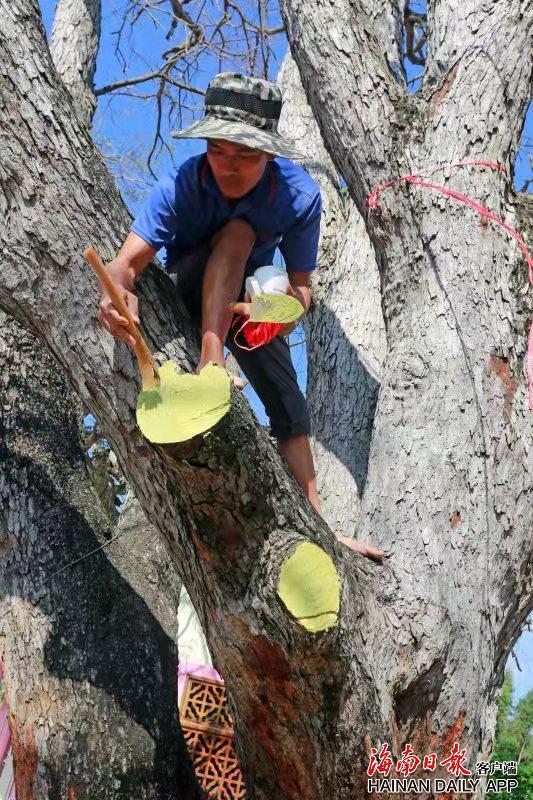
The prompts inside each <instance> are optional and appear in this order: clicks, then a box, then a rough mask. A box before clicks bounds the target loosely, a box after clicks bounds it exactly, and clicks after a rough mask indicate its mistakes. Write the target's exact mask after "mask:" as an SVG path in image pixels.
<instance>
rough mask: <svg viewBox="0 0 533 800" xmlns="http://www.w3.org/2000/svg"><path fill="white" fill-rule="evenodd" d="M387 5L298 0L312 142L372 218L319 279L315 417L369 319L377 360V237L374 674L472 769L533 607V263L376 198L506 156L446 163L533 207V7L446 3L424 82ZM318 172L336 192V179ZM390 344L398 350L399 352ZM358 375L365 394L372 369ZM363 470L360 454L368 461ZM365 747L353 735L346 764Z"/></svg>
mask: <svg viewBox="0 0 533 800" xmlns="http://www.w3.org/2000/svg"><path fill="white" fill-rule="evenodd" d="M374 5H375V4H372V3H365V2H347V1H346V2H344V0H336V2H333V3H321V2H319V3H318V4H317V3H315V2H307V0H294V2H293V1H292V0H285V2H284V3H283V12H284V17H285V21H286V25H287V31H288V36H289V41H290V45H291V50H292V53H293V56H294V57H295V59H296V61H297V62H298V65H299V72H300V76H301V78H302V82H303V84H304V87H305V91H306V95H307V99H308V101H309V103H310V106H311V109H312V112H311V113H309V110H308V111H307V112H306V115H305V120H306V124H304V125H303V128H301V129H300V146H302V145H304V143H305V144H306V143H309V145H310V146H309V149H308V150H307V151H306V152H308V153H309V156H310V158H312V159H313V160H316V159H317V155H316V154H317V153H320V151H321V147H320V143H319V142H317V135H318V130H317V128H318V126H317V124H316V123H315V122H314V119H316V120H317V121H318V125H319V128H320V132H321V134H322V137H323V143H324V145H325V147H326V149H327V151H328V154H329V157H330V158H331V160H332V162H333V163H334V165H335V167H336V169H337V170H338V171H339V172H340V173H341V174H342V175H343V176H344V178H345V179H346V180H347V182H348V187H349V191H350V195H351V198H352V199H353V201H354V205H356V206H357V207H358V209H359V212H360V214H361V215H362V216H359V215H357V217H358V220H357V222H354V223H353V224H354V225H355V226H357V225H359V226H360V228H362V230H363V235H362V236H360V237H359V239H358V242H357V244H358V246H357V247H355V248H354V249H352V250H351V252H350V256H351V259H352V260H351V264H348V268H347V269H346V266H345V263H346V260H347V259H346V254H345V252H342V251H341V252H339V249H338V247H339V238H338V237H337V238H336V241H335V242H334V244H333V245H331V244H328V242H327V241H326V242H325V245H324V246H325V255H326V260H327V261H328V262H330V261H335V263H336V265H337V270H336V271H335V270H331V269H329V270H328V271H327V272H326V273H325V274H324V275H323V276H322V277H321V282H320V285H319V292H318V297H319V303H318V305H317V307H316V308H315V310H314V312H313V314H314V316H313V318H312V323H311V326H310V327H311V331H310V352H311V353H312V356H311V358H310V364H309V383H310V394H309V396H310V399H311V402H312V404H313V405H314V409H315V414H314V417H313V418H314V419H316V418H317V416H316V415H317V413H318V414H319V415H320V416H319V417H318V418H319V419H323V418H324V417H327V415H328V413H329V398H330V396H331V386H332V385H334V384H335V382H334V380H333V379H332V377H331V374H329V375H328V371H329V372H331V371H332V370H333V369H335V368H336V369H337V381H338V382H339V381H340V384H341V386H343V385H344V384H345V383H346V382H348V381H349V378H348V377H347V375H346V368H345V364H346V363H347V360H346V356H345V351H346V349H348V342H347V341H346V340H347V339H349V338H350V334H352V333H353V331H354V330H355V331H356V334H357V333H358V335H359V341H360V342H361V345H362V349H363V357H364V354H365V349H366V348H365V334H364V331H363V330H362V328H363V326H364V324H365V320H366V318H367V315H366V305H365V307H364V309H363V313H364V319H363V320H361V311H360V303H359V294H358V292H357V290H358V288H359V286H360V281H361V265H362V263H363V264H364V265H365V267H364V268H365V269H366V268H367V267H368V273H367V274H368V275H369V278H370V280H371V281H372V278H373V275H374V271H373V270H374V268H373V263H374V262H373V259H372V258H371V257H369V255H368V249H369V243H370V249H372V250H373V251H374V254H375V259H376V261H377V265H378V268H379V273H380V283H381V305H382V311H383V319H384V323H385V328H386V339H387V354H386V358H385V362H384V365H383V370H382V374H381V379H380V387H379V402H378V406H377V410H376V417H375V420H374V427H373V433H372V441H371V448H370V454H369V460H368V474H367V475H366V482H364V483H363V485H362V486H361V487H360V488H364V493H363V495H362V506H361V512H360V517H359V521H358V529H359V533H360V535H361V536H364V535H365V534H370V535H372V537H373V542H375V543H377V545H378V546H380V547H382V548H383V549H385V551H386V552H388V553H390V554H391V558H390V562H389V568H388V569H386V570H383V571H381V572H380V573H379V574H378V576H377V582H376V585H375V586H374V587H373V588H374V592H375V594H374V613H376V611H377V620H376V619H374V620H372V619H370V620H369V623H370V624H369V637H368V640H367V642H366V646H367V647H369V648H371V650H372V651H373V652H374V657H375V661H376V667H375V669H374V671H373V678H374V681H375V685H376V687H377V689H378V694H379V697H380V705H381V710H382V714H383V717H384V718H385V719H387V720H388V721H389V736H388V741H389V742H391V743H392V748H391V749H392V750H393V752H394V753H395V755H399V754H400V751H401V749H402V747H403V745H404V744H405V743H406V742H411V743H412V744H413V747H414V748H415V750H416V749H418V750H419V751H424V752H426V751H427V752H429V751H431V750H436V751H437V753H439V752H440V751H443V750H445V749H446V747H448V745H449V744H450V742H451V741H454V740H457V741H458V742H459V743H460V745H461V747H466V748H467V751H468V753H469V756H470V760H471V768H472V765H475V759H476V756H478V755H479V756H484V757H486V756H487V755H488V753H489V752H490V748H491V742H492V736H493V732H494V724H495V715H496V709H497V697H498V689H499V687H500V685H501V683H502V680H503V668H504V665H505V661H506V657H507V655H508V653H509V651H510V648H511V646H512V643H513V642H514V641H515V640H516V638H517V636H518V635H519V632H520V629H521V626H522V625H523V623H524V621H525V619H526V616H527V614H528V612H529V611H530V609H531V607H532V604H533V593H532V558H533V555H532V545H533V542H532V529H533V526H532V503H531V489H532V475H533V467H532V462H531V450H530V440H531V415H530V413H529V411H528V409H527V398H526V382H525V376H524V352H525V345H526V339H527V325H528V320H529V318H530V315H531V298H530V295H529V296H528V295H527V286H528V281H527V267H526V265H525V264H524V261H523V259H522V257H521V254H520V252H519V251H518V249H517V248H516V247H515V245H514V243H513V242H512V240H511V239H509V238H507V237H506V236H505V234H504V233H502V231H501V230H500V229H499V228H497V227H495V226H494V227H493V226H492V224H491V223H489V224H488V225H487V224H485V221H483V220H482V219H480V217H479V216H478V215H476V214H474V213H473V212H472V211H471V210H470V209H467V208H465V207H463V206H460V205H458V204H454V203H453V202H451V201H448V200H445V199H443V198H442V197H439V196H438V195H436V194H432V193H431V192H429V191H427V190H423V189H417V188H416V187H412V188H411V187H406V186H405V185H403V186H396V187H394V188H393V189H391V190H389V191H388V192H386V193H384V194H383V195H382V196H381V197H380V205H381V209H379V210H378V211H377V212H373V213H372V212H369V210H368V209H366V208H365V207H364V205H363V198H364V196H365V195H366V194H368V193H369V192H370V191H371V190H372V189H374V188H375V187H376V186H377V185H379V184H382V183H384V182H385V181H387V180H388V179H390V178H391V177H399V176H400V175H403V174H406V173H410V172H413V171H417V170H418V169H421V168H430V167H433V166H437V165H438V164H442V163H453V162H456V161H458V160H461V159H475V158H478V159H487V160H490V161H495V162H499V163H502V164H503V165H504V166H506V167H507V170H508V175H507V176H503V175H502V174H500V173H498V172H495V171H492V170H488V169H486V170H483V169H479V168H474V167H472V168H470V169H463V170H457V171H456V170H454V171H450V172H449V173H446V172H445V173H441V174H437V175H435V176H433V179H434V181H435V182H440V183H443V182H444V183H446V184H447V185H453V186H454V187H455V188H457V189H459V191H462V192H464V193H466V194H468V195H470V196H472V197H474V198H475V199H476V200H478V201H479V202H481V203H483V204H485V205H487V206H488V207H489V208H491V209H492V210H494V211H495V212H496V213H498V214H499V215H501V216H503V217H504V218H505V220H506V221H507V222H509V223H510V224H517V222H516V220H515V209H516V198H515V196H514V192H513V188H512V186H513V184H512V177H509V175H511V176H512V164H513V162H514V157H515V154H516V150H517V147H518V143H519V140H520V136H521V128H522V125H523V120H524V115H525V109H526V107H527V102H528V100H529V97H530V95H531V87H532V74H531V63H532V58H531V56H532V52H531V41H532V37H531V28H532V17H533V10H532V4H531V2H518V1H516V2H510V3H506V4H488V5H482V6H480V5H479V4H477V3H473V2H466V3H453V2H449V0H441V1H440V2H435V3H431V4H429V9H430V17H429V27H430V46H429V57H428V64H427V68H426V73H425V77H424V81H423V85H422V90H421V91H420V92H419V93H418V94H416V95H414V96H413V95H408V94H407V92H406V88H405V85H404V86H402V80H401V76H400V75H399V73H398V71H397V70H393V69H392V68H390V67H389V64H392V61H393V59H391V57H390V55H389V56H388V58H384V57H383V55H382V53H383V50H387V53H388V54H389V53H390V31H391V25H392V29H393V30H394V29H395V23H394V11H395V8H396V7H397V5H398V4H397V3H393V2H391V3H389V4H385V5H388V7H389V9H390V11H391V13H392V17H390V18H389V20H388V22H387V20H386V19H383V18H382V19H381V24H380V25H376V24H375V22H376V21H375V20H372V18H371V17H372V15H373V14H374V13H375V12H374ZM397 42H398V47H399V46H400V42H399V40H397ZM313 112H314V118H313ZM293 122H294V120H293V118H292V116H290V117H289V124H291V123H293ZM291 131H292V125H291ZM319 161H320V159H319ZM322 163H324V161H323V160H322ZM329 172H331V170H330V169H329ZM315 177H316V178H317V180H322V185H323V189H324V188H325V191H326V193H327V194H328V197H329V199H330V202H335V190H334V188H333V184H330V187H328V186H327V185H326V186H325V182H324V178H323V177H321V175H320V174H316V175H315ZM529 205H530V206H531V204H529ZM351 211H353V213H354V214H356V212H355V210H354V209H353V206H352V207H351ZM348 230H350V226H348ZM352 230H353V228H352ZM340 241H341V242H342V235H341V239H340ZM341 247H342V245H341ZM361 262H362V263H361ZM343 269H344V270H345V275H346V277H345V285H346V286H349V285H351V286H353V287H354V289H353V290H352V292H350V291H349V290H348V291H346V292H345V293H344V294H343V292H340V293H339V295H337V293H336V290H335V285H334V284H335V281H336V280H337V274H338V272H339V271H342V270H343ZM333 298H334V299H333ZM334 304H335V305H334ZM322 326H324V329H325V330H327V331H328V332H329V331H331V330H333V332H334V333H335V332H336V331H338V329H339V328H340V329H341V332H342V333H343V336H341V340H342V339H343V338H344V342H343V345H341V347H340V349H339V345H338V343H337V337H335V338H334V340H333V343H332V344H331V345H330V346H328V345H329V344H330V343H329V339H326V338H325V337H324V338H323V339H322V341H323V342H324V343H325V342H327V345H326V344H324V346H322V347H318V346H316V345H315V337H316V335H317V334H316V331H317V330H318V331H321V330H322ZM378 327H379V326H378ZM366 341H368V338H367V339H366ZM359 350H360V346H358V351H359ZM374 353H375V354H376V355H377V356H378V359H379V356H380V353H381V350H380V348H379V347H378V348H377V349H374ZM356 357H357V354H356V353H354V354H353V355H352V358H353V359H355V358H356ZM335 359H336V360H335ZM332 363H333V364H334V366H332ZM355 375H357V372H355ZM337 391H338V390H337ZM352 391H353V394H352V395H351V396H352V399H353V401H354V403H357V402H360V399H359V398H360V395H359V386H358V383H357V381H355V382H354V384H353V390H352ZM336 397H337V393H335V398H336ZM326 398H327V402H326ZM346 417H347V415H346V413H343V415H342V417H341V420H342V421H341V422H339V421H337V425H336V426H335V425H334V424H332V423H330V425H329V427H328V426H326V425H324V426H322V427H321V428H319V429H317V431H316V434H315V435H317V436H318V437H319V442H318V443H317V444H316V445H315V449H316V453H317V456H318V470H319V474H320V472H321V471H323V468H324V466H325V467H326V472H325V473H324V474H323V476H322V481H326V482H327V484H328V486H327V487H325V488H326V490H327V491H329V493H330V494H332V495H333V496H335V493H336V482H337V476H336V475H335V471H333V470H330V469H329V468H330V464H331V460H332V457H331V455H330V454H331V453H336V452H338V450H339V449H340V451H341V452H342V448H343V447H344V446H345V444H344V442H345V440H346V431H342V432H341V437H340V438H339V437H338V435H337V430H338V428H339V427H340V426H341V425H342V423H343V422H344V420H345V419H346ZM363 419H364V418H363ZM356 431H357V427H355V428H354V439H356ZM353 455H354V451H352V457H353ZM344 467H345V468H346V469H348V470H350V469H353V463H352V462H350V460H349V457H348V459H347V460H346V461H344ZM328 470H329V471H328ZM339 472H340V473H341V475H342V469H341V470H339ZM328 475H330V476H331V477H329V478H328ZM338 509H339V511H338V513H337V516H336V520H337V524H339V523H340V524H344V525H346V526H349V525H350V521H351V515H350V512H349V510H348V513H346V510H345V509H346V504H345V502H343V500H342V498H341V501H340V502H339V503H338ZM330 514H331V515H333V511H331V512H330ZM382 623H384V625H385V627H382ZM472 656H474V657H472ZM343 718H344V719H345V721H346V725H348V726H350V725H353V724H354V722H355V723H356V721H357V718H359V722H360V723H363V719H362V718H361V715H358V714H357V710H356V709H354V708H349V707H347V708H346V709H345V710H344V711H341V715H340V719H341V720H342V719H343ZM351 755H352V753H351V750H350V748H349V747H348V748H343V753H342V756H341V759H340V760H341V761H344V763H345V768H346V770H347V769H348V764H349V762H350V759H351ZM341 769H342V767H341Z"/></svg>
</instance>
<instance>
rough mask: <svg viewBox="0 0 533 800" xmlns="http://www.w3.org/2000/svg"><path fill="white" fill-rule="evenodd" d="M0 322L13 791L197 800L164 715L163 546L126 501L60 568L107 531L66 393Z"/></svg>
mask: <svg viewBox="0 0 533 800" xmlns="http://www.w3.org/2000/svg"><path fill="white" fill-rule="evenodd" d="M0 328H1V331H2V335H1V337H0V367H1V369H0V374H1V375H2V378H1V379H0V394H1V396H2V405H1V410H0V462H1V464H2V470H1V472H0V533H1V538H0V542H1V545H2V571H1V574H0V596H1V597H2V599H3V600H5V601H6V602H5V603H4V602H3V603H2V616H1V620H0V623H1V628H0V630H1V634H2V640H3V645H4V647H3V648H2V649H3V650H5V668H6V669H5V672H6V676H5V685H6V698H7V701H8V705H9V710H10V728H11V733H12V742H13V758H14V769H15V784H16V790H17V798H18V800H45V798H50V800H64V799H65V798H68V800H75V798H82V797H86V798H88V797H94V798H96V797H99V798H112V797H113V798H117V800H118V798H131V797H133V796H135V797H139V798H146V800H160V799H162V798H167V799H168V800H170V799H171V798H172V800H173V799H174V798H176V797H183V798H191V799H192V798H198V800H199V799H200V798H201V797H203V794H202V792H201V791H200V789H199V787H198V785H197V782H196V778H195V775H194V770H193V768H192V765H191V761H190V758H189V756H188V751H187V746H186V744H185V741H184V739H183V736H182V735H181V732H180V728H179V721H178V712H177V697H176V664H177V652H176V641H177V619H176V612H177V606H178V599H179V590H180V583H179V581H178V580H177V577H176V574H175V571H174V569H173V567H172V565H171V562H170V560H169V558H168V555H167V553H166V548H165V546H164V543H163V542H162V541H161V539H160V537H159V535H158V534H156V532H155V531H154V530H153V529H150V528H147V526H146V522H145V520H144V519H143V518H142V515H139V512H138V510H136V504H135V501H132V502H130V503H129V504H128V507H127V508H126V510H125V514H124V516H123V518H122V519H121V524H120V525H119V527H118V533H119V534H120V536H121V538H119V539H117V540H116V541H114V542H112V543H111V544H110V545H109V546H108V548H107V549H106V550H99V551H97V552H95V553H94V554H93V555H91V556H90V557H89V558H86V559H84V560H82V561H81V562H80V563H78V564H75V565H72V566H70V567H68V568H67V569H64V570H62V568H63V567H64V566H65V565H67V564H70V563H71V562H73V561H76V560H77V559H79V558H81V557H83V556H85V555H86V554H87V553H89V552H91V551H93V550H95V549H96V548H97V547H98V546H99V545H102V544H104V543H107V542H109V540H110V538H111V536H112V534H114V531H113V530H112V528H111V525H110V523H109V520H108V518H107V515H106V514H105V512H104V510H103V508H102V506H101V504H100V502H99V500H98V497H97V495H96V492H95V491H94V489H93V487H92V486H91V485H90V478H89V475H88V472H87V468H86V465H85V461H84V456H83V450H82V445H81V441H80V438H79V419H78V417H79V407H78V404H77V403H76V402H74V399H73V397H72V390H71V389H70V387H69V386H68V385H67V384H66V381H65V379H64V377H63V375H62V374H60V372H59V370H58V367H57V364H56V363H55V362H54V361H53V360H52V359H51V357H50V356H49V355H48V354H47V353H46V351H45V350H44V348H43V345H42V344H41V343H39V342H38V341H37V340H36V339H35V337H33V336H32V335H31V334H29V333H28V332H27V331H24V330H23V329H22V328H21V326H20V325H18V324H17V323H16V322H14V321H13V320H12V319H9V318H8V317H6V315H5V314H4V313H2V312H0ZM122 537H124V538H122ZM155 582H156V585H157V593H155V592H154V583H155Z"/></svg>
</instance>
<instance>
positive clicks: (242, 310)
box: [228, 292, 252, 317]
mask: <svg viewBox="0 0 533 800" xmlns="http://www.w3.org/2000/svg"><path fill="white" fill-rule="evenodd" d="M228 308H229V309H230V310H231V311H233V313H234V314H242V315H243V317H249V316H250V314H251V311H252V298H251V297H250V294H249V292H245V293H244V301H241V302H240V303H230V304H229V306H228Z"/></svg>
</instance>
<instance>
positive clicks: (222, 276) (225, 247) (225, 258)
mask: <svg viewBox="0 0 533 800" xmlns="http://www.w3.org/2000/svg"><path fill="white" fill-rule="evenodd" d="M254 242H255V231H254V230H253V228H252V227H251V225H249V224H248V223H247V222H245V221H244V220H242V219H234V220H231V221H230V222H228V223H227V225H224V227H223V228H221V229H220V230H219V231H217V233H216V234H215V236H214V237H213V239H212V242H211V244H212V250H211V254H210V256H209V259H208V261H207V264H206V267H205V273H204V280H203V290H202V351H201V354H200V361H199V364H198V367H197V370H196V371H197V372H199V371H200V370H201V369H202V367H203V366H205V364H207V362H208V361H214V362H215V363H216V364H220V365H221V366H224V343H225V341H226V337H227V335H228V331H229V327H230V325H231V320H232V319H233V312H232V311H231V310H230V308H229V306H230V303H232V302H233V301H235V300H236V299H237V297H238V296H239V293H240V291H241V287H242V284H243V277H244V268H245V266H246V262H247V260H248V257H249V255H250V253H251V251H252V247H253V245H254Z"/></svg>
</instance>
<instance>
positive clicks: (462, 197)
mask: <svg viewBox="0 0 533 800" xmlns="http://www.w3.org/2000/svg"><path fill="white" fill-rule="evenodd" d="M466 166H476V167H489V168H490V169H497V170H500V172H503V173H505V174H506V169H505V167H503V166H502V165H501V164H497V163H495V162H494V161H480V160H475V161H457V162H456V163H455V164H441V165H440V166H438V167H435V168H434V169H431V170H424V171H422V172H413V173H411V174H410V175H402V177H401V178H394V179H393V180H390V181H387V183H384V184H383V185H382V186H377V187H376V188H375V189H374V191H373V192H371V194H369V195H368V197H367V198H366V199H365V205H366V206H367V207H368V208H377V207H378V206H379V195H380V194H381V193H382V192H383V191H385V189H389V188H390V187H391V186H394V185H395V184H397V183H402V182H404V183H412V184H414V185H415V186H420V187H422V188H423V189H434V190H435V191H437V192H440V193H441V194H443V195H445V196H446V197H451V198H452V199H453V200H457V201H458V202H460V203H464V204H465V205H467V206H470V208H473V209H474V211H476V212H477V213H478V214H480V215H481V216H483V217H487V218H488V219H491V220H492V221H493V222H495V223H496V224H497V225H499V226H500V228H503V230H504V231H506V232H507V233H508V234H509V235H510V236H512V238H513V239H514V240H515V242H516V243H517V244H518V246H519V248H520V250H521V251H522V254H523V256H524V258H525V260H526V264H527V268H528V276H529V282H530V284H531V285H532V286H533V256H532V255H531V253H530V252H529V250H528V249H527V246H526V243H525V242H524V240H523V238H522V237H521V235H520V234H519V233H518V231H517V230H516V229H515V228H512V227H511V226H510V225H508V224H507V223H506V222H504V220H503V219H501V218H500V217H498V216H497V214H494V212H492V211H490V210H489V209H488V208H485V206H482V205H481V204H480V203H477V202H476V201H475V200H472V198H471V197H468V195H466V194H462V193H461V192H458V191H456V190H455V189H449V188H448V187H447V186H442V185H441V184H440V183H429V182H428V181H425V180H422V178H423V177H424V176H428V175H433V173H435V172H438V171H439V170H442V169H447V168H450V169H453V168H455V167H466ZM526 373H527V387H528V398H529V409H530V411H533V322H532V324H531V326H530V329H529V336H528V344H527V357H526Z"/></svg>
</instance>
